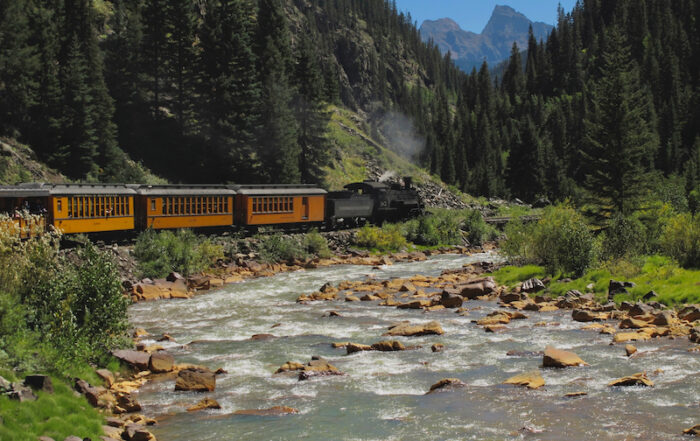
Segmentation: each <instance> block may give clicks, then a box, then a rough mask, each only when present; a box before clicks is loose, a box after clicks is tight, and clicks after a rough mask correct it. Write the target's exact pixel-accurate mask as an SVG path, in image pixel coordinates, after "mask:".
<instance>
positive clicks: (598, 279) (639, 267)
mask: <svg viewBox="0 0 700 441" xmlns="http://www.w3.org/2000/svg"><path fill="white" fill-rule="evenodd" d="M545 275H546V273H545V270H544V268H543V267H540V266H535V265H528V266H523V267H515V266H507V267H503V268H501V269H499V270H498V271H496V272H495V273H493V276H494V277H495V279H496V281H498V283H499V284H502V285H508V286H513V285H515V284H517V283H518V282H521V281H524V280H527V279H529V278H531V277H544V276H545ZM559 278H560V277H559V276H558V275H554V277H553V279H554V280H553V281H552V282H551V283H550V284H549V287H548V288H547V292H549V293H551V294H552V295H554V296H558V295H562V294H564V293H566V292H567V291H568V290H572V289H575V290H578V291H581V292H583V293H585V292H591V291H592V292H593V293H595V294H596V298H597V299H598V300H599V301H604V300H605V299H606V298H607V292H608V283H609V282H610V279H615V280H623V281H629V282H634V283H635V284H636V285H637V286H635V287H634V288H630V289H628V291H629V294H618V295H616V296H615V301H616V302H617V303H620V302H622V301H637V300H639V299H641V298H642V297H643V296H644V295H645V294H647V293H648V292H649V291H652V290H653V291H655V292H656V293H657V294H658V297H657V298H656V299H655V300H657V301H659V302H661V303H664V304H666V305H669V306H672V305H682V304H684V303H700V270H689V269H683V268H681V267H679V266H678V265H677V264H676V263H674V262H673V261H672V260H671V259H669V258H667V257H664V256H647V257H644V258H643V259H641V261H640V262H639V263H638V264H637V263H635V262H627V261H622V262H615V263H608V264H606V265H605V266H604V267H599V268H595V269H592V270H589V271H587V272H586V273H585V274H584V275H583V276H582V277H581V278H579V279H576V280H573V281H572V282H568V283H561V282H557V280H558V279H559ZM590 284H593V285H594V287H593V289H592V290H589V289H587V288H586V287H587V286H588V285H590Z"/></svg>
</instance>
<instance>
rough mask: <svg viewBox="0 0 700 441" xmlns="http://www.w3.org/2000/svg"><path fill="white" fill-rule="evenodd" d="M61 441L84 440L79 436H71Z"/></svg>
mask: <svg viewBox="0 0 700 441" xmlns="http://www.w3.org/2000/svg"><path fill="white" fill-rule="evenodd" d="M63 441H84V440H83V439H82V438H81V437H79V436H73V435H71V436H67V437H65V438H63Z"/></svg>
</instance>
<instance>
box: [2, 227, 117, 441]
mask: <svg viewBox="0 0 700 441" xmlns="http://www.w3.org/2000/svg"><path fill="white" fill-rule="evenodd" d="M5 220H6V219H5ZM0 225H8V223H6V222H5V223H4V222H0ZM15 237H16V235H13V234H11V232H9V231H5V230H3V229H1V228H0V376H2V377H3V378H5V379H6V380H8V381H11V382H19V383H21V382H22V380H23V379H24V377H25V376H26V375H29V374H43V375H50V376H51V377H52V378H53V384H54V389H55V393H54V394H47V393H44V392H39V393H38V396H39V399H38V400H37V401H31V402H22V403H20V402H18V401H12V400H10V399H9V398H8V397H7V396H6V395H2V396H0V418H2V421H3V423H2V425H0V439H2V440H25V439H26V440H36V439H37V437H38V436H42V435H46V436H51V437H53V438H55V439H57V440H61V439H64V438H66V437H67V436H70V435H76V436H80V437H81V438H85V437H90V438H92V439H99V435H100V432H101V425H102V420H103V418H102V416H101V415H100V414H99V413H97V412H96V411H95V410H94V409H92V407H90V405H89V404H88V403H87V401H86V400H85V398H84V397H83V396H78V395H76V394H75V393H74V392H73V391H72V389H71V386H72V384H73V379H74V378H81V379H84V380H86V381H88V382H90V383H91V384H93V385H100V384H101V381H100V380H99V378H98V377H97V375H96V374H95V372H94V370H95V367H106V368H108V369H111V370H116V369H117V368H118V366H117V365H116V363H115V362H114V361H113V358H112V357H111V356H110V355H109V351H110V350H112V349H115V348H118V347H122V346H124V345H126V344H127V342H128V339H127V335H126V331H127V328H128V321H127V316H126V307H127V302H128V300H127V299H125V297H124V296H123V294H122V287H121V283H120V278H119V275H118V272H117V267H116V264H115V262H114V261H113V259H112V257H111V256H110V255H108V254H106V253H105V252H102V251H100V250H99V249H97V248H96V247H95V246H94V245H92V244H91V243H89V242H87V243H85V244H84V245H83V246H81V247H80V248H78V249H77V250H75V252H74V253H71V254H70V256H69V257H68V256H66V255H64V254H62V253H60V252H59V247H58V244H59V240H60V237H59V236H58V235H56V234H46V235H44V236H42V237H39V238H34V239H31V240H28V241H19V240H17V239H15Z"/></svg>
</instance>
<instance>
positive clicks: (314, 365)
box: [299, 357, 343, 381]
mask: <svg viewBox="0 0 700 441" xmlns="http://www.w3.org/2000/svg"><path fill="white" fill-rule="evenodd" d="M327 375H343V373H342V372H340V370H339V369H338V368H337V367H335V366H333V365H332V364H330V363H328V362H327V361H326V360H323V359H321V358H318V357H317V358H316V359H312V360H311V361H310V362H309V363H308V364H307V365H306V366H304V369H303V370H302V371H301V372H300V373H299V381H303V380H308V379H309V378H311V377H318V376H327Z"/></svg>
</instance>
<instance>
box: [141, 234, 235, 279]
mask: <svg viewBox="0 0 700 441" xmlns="http://www.w3.org/2000/svg"><path fill="white" fill-rule="evenodd" d="M134 256H135V257H136V259H137V261H138V268H139V271H140V272H141V275H142V276H144V277H152V278H160V277H165V276H166V275H168V273H170V272H172V271H176V272H179V273H181V274H183V275H185V276H187V275H190V274H193V273H196V272H198V271H203V270H205V269H207V268H209V267H211V266H212V265H213V264H214V263H215V262H216V261H217V260H218V259H222V258H223V257H224V250H223V247H222V246H221V245H217V244H214V243H213V242H212V241H211V240H209V239H206V238H202V237H198V236H197V235H196V234H194V233H193V232H192V231H191V230H177V231H175V232H173V231H169V230H164V231H155V230H146V231H144V232H143V233H141V234H139V237H138V238H137V239H136V245H135V246H134Z"/></svg>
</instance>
